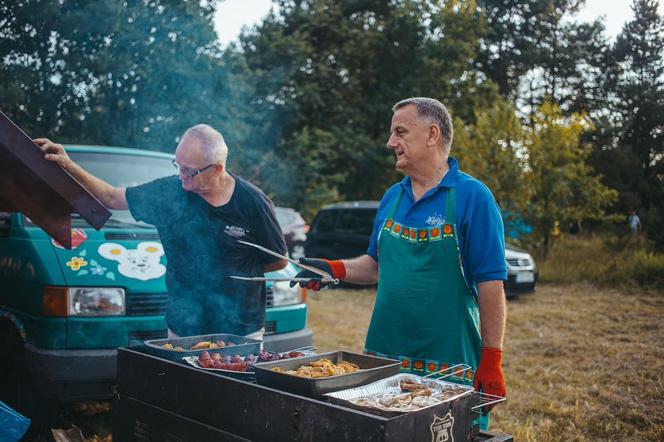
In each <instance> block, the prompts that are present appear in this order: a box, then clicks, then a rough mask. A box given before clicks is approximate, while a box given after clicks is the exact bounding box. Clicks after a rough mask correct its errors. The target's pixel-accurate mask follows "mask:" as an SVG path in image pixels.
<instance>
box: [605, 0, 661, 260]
mask: <svg viewBox="0 0 664 442" xmlns="http://www.w3.org/2000/svg"><path fill="white" fill-rule="evenodd" d="M632 9H633V11H634V17H635V18H634V20H632V21H631V22H628V23H627V24H626V25H625V27H624V28H623V31H622V33H621V34H620V35H619V36H618V39H617V41H616V44H615V46H614V47H613V51H612V57H613V63H612V64H611V65H610V69H609V72H610V76H609V77H608V79H607V81H606V88H607V90H609V91H610V93H611V95H612V96H613V105H612V110H613V114H612V115H611V118H610V119H608V120H607V121H605V122H604V129H605V131H604V134H602V135H603V136H601V137H599V138H598V141H597V143H596V145H597V147H598V148H597V149H596V151H595V153H594V155H593V158H592V163H593V164H594V165H595V167H596V168H597V170H598V171H600V172H601V173H602V174H603V175H604V176H605V177H606V180H605V182H606V183H610V185H611V186H613V187H615V188H616V190H618V192H619V195H620V197H619V199H618V201H617V202H616V204H615V205H614V207H613V211H614V212H616V213H622V214H624V215H627V214H628V213H629V211H631V210H637V211H638V213H639V215H640V216H641V219H642V221H643V224H644V228H645V231H646V232H647V233H648V235H649V237H650V238H651V239H653V240H654V241H655V243H656V245H657V247H658V248H659V250H664V235H662V233H661V229H660V228H659V226H661V225H662V223H664V211H663V210H662V208H661V207H662V201H663V200H664V126H663V125H662V115H664V52H663V50H664V19H663V18H662V17H661V16H660V15H659V14H658V12H657V9H658V2H657V1H655V0H635V1H634V3H633V5H632Z"/></svg>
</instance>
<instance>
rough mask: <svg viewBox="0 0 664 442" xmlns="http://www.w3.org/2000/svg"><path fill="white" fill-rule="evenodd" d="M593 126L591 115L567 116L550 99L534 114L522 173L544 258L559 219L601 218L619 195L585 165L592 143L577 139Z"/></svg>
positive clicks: (528, 214)
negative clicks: (589, 116) (584, 142)
mask: <svg viewBox="0 0 664 442" xmlns="http://www.w3.org/2000/svg"><path fill="white" fill-rule="evenodd" d="M590 128H591V123H590V120H589V118H588V117H587V116H585V115H583V114H572V115H570V116H569V117H564V116H563V114H562V111H561V110H560V108H559V107H558V106H557V105H554V104H552V103H549V102H545V103H544V104H543V105H542V106H541V107H540V108H539V109H538V112H537V113H535V115H534V117H533V127H532V129H531V130H530V132H529V133H528V135H527V137H526V148H527V157H526V159H527V161H526V169H525V171H524V172H525V184H526V186H525V190H526V191H527V192H528V194H529V195H528V196H529V197H528V205H527V207H526V212H525V213H526V220H527V221H528V223H529V224H530V225H531V226H532V227H533V229H534V234H535V237H536V238H537V239H541V240H542V243H543V252H544V256H547V254H548V251H549V248H550V245H551V244H550V240H551V236H550V232H551V230H552V229H553V227H554V224H555V222H556V221H558V222H559V223H561V224H563V225H565V224H567V223H568V222H570V221H571V222H580V221H582V220H586V219H598V218H601V217H603V216H604V213H605V212H604V211H605V208H606V207H607V206H608V205H609V204H611V203H612V202H613V201H614V200H615V199H616V197H617V193H616V191H615V190H612V189H609V188H608V187H606V186H605V185H603V184H602V182H601V177H600V176H598V175H596V174H595V172H594V171H593V169H592V168H591V167H590V166H588V165H587V163H586V159H587V158H588V155H589V154H590V150H591V147H590V145H589V144H583V143H580V142H579V138H580V136H581V135H582V134H583V133H584V132H586V131H588V130H589V129H590Z"/></svg>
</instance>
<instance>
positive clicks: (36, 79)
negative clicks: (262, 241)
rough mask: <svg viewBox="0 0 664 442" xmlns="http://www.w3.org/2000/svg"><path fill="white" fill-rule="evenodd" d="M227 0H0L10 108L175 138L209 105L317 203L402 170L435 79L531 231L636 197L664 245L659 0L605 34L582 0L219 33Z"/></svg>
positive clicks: (378, 2)
mask: <svg viewBox="0 0 664 442" xmlns="http://www.w3.org/2000/svg"><path fill="white" fill-rule="evenodd" d="M216 4H217V3H216V2H214V1H203V2H199V1H193V0H188V1H170V0H151V1H149V2H138V1H126V2H116V1H113V0H100V1H96V2H85V1H81V0H33V1H30V2H13V1H9V0H0V99H1V101H0V102H1V103H2V105H1V110H2V111H3V112H5V113H6V114H8V115H9V116H10V118H12V119H13V120H14V121H16V122H17V123H18V124H19V125H20V126H21V127H23V128H24V129H25V130H27V131H28V133H29V134H31V135H34V136H48V137H51V138H53V139H55V140H57V141H60V142H70V143H93V144H102V145H124V146H129V147H139V148H147V149H154V150H162V151H171V152H172V151H173V150H174V148H175V144H176V142H177V140H178V137H179V136H180V134H181V133H182V132H183V131H184V130H185V129H186V128H188V127H190V126H192V125H193V124H197V123H201V122H204V123H208V124H210V125H212V126H213V127H216V128H217V129H219V130H220V131H221V132H222V133H223V134H224V136H225V137H226V140H227V142H228V144H229V147H230V150H231V153H230V156H229V161H230V167H231V168H233V169H235V170H236V171H237V172H239V173H240V174H242V175H244V176H245V177H246V178H248V179H250V180H252V181H254V182H256V183H257V184H259V185H260V186H261V187H262V188H264V189H265V190H266V191H267V192H268V193H269V194H270V195H271V196H272V197H273V198H274V199H275V201H276V202H277V203H279V204H282V205H289V206H292V207H294V208H296V209H298V210H300V211H302V212H303V213H304V214H305V215H306V216H310V215H311V214H313V213H314V211H315V210H316V209H317V208H318V207H320V206H321V205H323V204H325V203H327V202H331V201H337V200H349V199H378V198H380V197H381V195H382V193H383V192H384V190H385V189H386V188H387V187H388V186H389V185H390V184H391V183H393V182H395V181H396V180H398V179H400V175H399V173H398V172H397V171H395V170H394V159H393V156H392V154H391V152H389V151H388V150H387V149H386V148H385V144H386V141H387V137H388V131H389V124H390V118H391V114H392V111H391V107H392V105H393V104H394V103H396V102H397V101H399V100H401V99H403V98H406V97H411V96H430V97H435V98H438V99H439V100H441V101H442V102H443V103H444V104H446V105H447V106H448V107H449V109H450V111H451V113H452V115H453V117H454V123H455V128H456V137H455V141H454V143H453V147H452V154H453V155H455V156H457V157H458V159H459V161H460V165H461V168H462V169H463V170H466V171H468V172H469V173H471V174H473V175H475V176H477V177H478V178H480V179H482V180H483V181H484V182H486V183H487V184H488V185H489V187H490V188H491V189H492V191H493V193H494V195H495V196H496V199H497V201H498V202H499V204H500V205H501V207H502V208H503V210H504V212H505V214H506V216H507V217H514V218H519V219H521V220H523V221H526V222H528V223H530V224H531V225H532V226H533V228H534V229H535V230H534V231H535V237H534V239H535V240H537V241H542V242H543V243H546V242H547V238H548V232H549V231H550V228H551V226H552V223H554V222H555V221H559V222H567V221H574V222H581V221H583V220H588V219H596V218H600V217H602V216H603V214H605V213H606V212H607V210H608V212H609V213H620V214H625V215H626V213H627V211H628V210H630V209H636V210H640V211H643V215H644V216H643V219H644V225H645V229H646V231H647V232H648V233H649V235H651V237H652V238H653V239H655V240H656V241H658V244H659V245H660V247H662V246H664V237H662V234H659V233H658V232H655V231H657V230H658V229H656V228H654V227H655V226H656V225H657V224H658V223H659V222H661V221H664V210H663V209H662V208H661V203H659V201H662V200H663V198H664V190H663V189H664V185H663V183H662V180H663V173H662V167H663V166H662V156H663V155H664V153H663V149H664V141H663V139H664V135H663V130H662V123H661V122H662V119H661V115H663V113H662V110H663V107H664V87H663V85H662V81H663V70H664V62H663V59H662V52H661V51H662V47H664V44H663V43H664V41H663V39H664V36H663V32H664V31H663V25H662V23H663V22H662V17H661V16H660V15H659V14H658V12H657V10H658V9H657V8H658V2H657V1H656V0H634V3H633V9H634V11H635V16H634V19H633V20H632V21H631V22H629V23H627V24H626V25H625V27H624V29H623V31H622V33H621V34H620V36H619V37H618V39H617V41H616V42H615V43H613V44H612V43H610V42H609V41H608V38H607V36H606V35H605V31H604V28H603V25H602V23H601V22H591V23H583V22H578V21H577V20H576V19H575V16H576V13H577V12H578V11H579V10H580V8H581V7H582V5H583V1H582V0H546V1H540V0H527V1H525V2H524V1H519V2H517V1H494V0H466V1H461V0H446V1H441V0H420V1H415V0H396V1H395V0H275V1H274V6H275V7H274V8H273V12H272V13H271V14H269V15H268V16H267V17H266V18H265V19H264V20H263V21H262V22H261V23H260V24H258V25H257V26H254V27H253V28H251V29H248V30H245V31H244V32H243V34H242V36H241V38H240V40H239V42H238V43H237V44H233V45H231V46H229V47H227V48H222V47H221V46H220V45H219V43H218V42H217V37H216V34H215V32H214V26H213V15H214V11H215V6H216ZM610 189H615V191H616V192H617V193H616V192H614V191H612V190H610ZM649 226H652V227H653V228H649ZM658 235H659V236H658Z"/></svg>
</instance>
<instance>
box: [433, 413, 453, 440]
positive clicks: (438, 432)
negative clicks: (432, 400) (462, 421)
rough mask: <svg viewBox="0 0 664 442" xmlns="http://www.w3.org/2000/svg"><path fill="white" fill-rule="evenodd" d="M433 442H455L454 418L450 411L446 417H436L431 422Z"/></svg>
mask: <svg viewBox="0 0 664 442" xmlns="http://www.w3.org/2000/svg"><path fill="white" fill-rule="evenodd" d="M429 428H431V442H454V433H453V431H452V429H453V428H454V418H453V417H452V412H451V411H450V412H449V413H447V414H446V415H445V417H440V416H435V415H434V417H433V422H431V426H430V427H429Z"/></svg>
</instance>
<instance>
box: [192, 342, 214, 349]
mask: <svg viewBox="0 0 664 442" xmlns="http://www.w3.org/2000/svg"><path fill="white" fill-rule="evenodd" d="M211 346H212V342H210V341H201V342H198V343H196V345H194V346H193V347H191V349H192V350H201V349H203V348H210V347H211Z"/></svg>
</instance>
